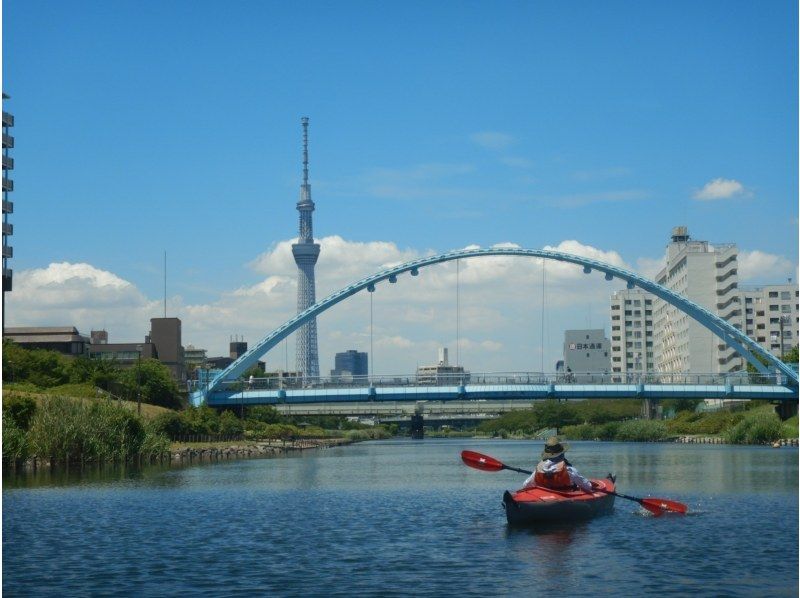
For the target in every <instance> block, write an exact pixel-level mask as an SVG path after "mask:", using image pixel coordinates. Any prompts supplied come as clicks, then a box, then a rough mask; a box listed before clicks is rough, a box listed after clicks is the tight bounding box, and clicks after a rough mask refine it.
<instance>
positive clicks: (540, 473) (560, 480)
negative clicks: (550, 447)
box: [533, 461, 572, 490]
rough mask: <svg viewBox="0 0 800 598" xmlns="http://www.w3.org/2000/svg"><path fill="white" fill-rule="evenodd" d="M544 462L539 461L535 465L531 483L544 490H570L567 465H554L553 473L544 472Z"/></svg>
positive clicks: (570, 483) (570, 482)
mask: <svg viewBox="0 0 800 598" xmlns="http://www.w3.org/2000/svg"><path fill="white" fill-rule="evenodd" d="M544 463H545V462H544V461H539V463H538V464H537V465H536V473H535V474H534V476H533V482H534V483H535V484H536V485H537V486H542V487H544V488H552V489H554V490H555V489H558V488H572V480H570V479H569V472H568V471H567V464H566V463H565V462H564V461H559V462H557V463H556V469H555V471H545V470H544Z"/></svg>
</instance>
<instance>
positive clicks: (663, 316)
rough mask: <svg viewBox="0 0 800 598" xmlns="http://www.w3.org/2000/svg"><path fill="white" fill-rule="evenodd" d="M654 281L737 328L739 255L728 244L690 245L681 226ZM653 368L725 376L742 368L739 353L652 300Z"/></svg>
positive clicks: (674, 309)
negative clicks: (721, 374)
mask: <svg viewBox="0 0 800 598" xmlns="http://www.w3.org/2000/svg"><path fill="white" fill-rule="evenodd" d="M655 280H656V282H657V283H658V284H660V285H662V286H664V287H666V288H668V289H670V290H672V291H674V292H676V293H678V294H680V295H683V296H684V297H686V298H687V299H689V300H690V301H693V302H694V303H697V304H698V305H700V306H702V307H704V308H706V309H707V310H708V311H710V312H711V313H713V314H715V315H717V316H718V317H720V318H722V319H723V320H725V321H726V322H728V323H729V324H730V325H731V326H734V327H736V328H738V329H740V330H741V329H742V309H741V305H740V304H739V295H738V290H737V286H738V280H739V279H738V250H737V248H736V245H735V244H733V243H726V244H721V245H720V244H714V245H712V244H711V243H709V242H708V241H694V240H692V239H691V238H690V237H689V231H688V229H687V228H686V227H685V226H677V227H675V228H673V229H672V237H671V240H670V243H669V245H667V255H666V265H665V266H664V268H663V269H662V270H661V271H660V272H659V273H658V274H657V275H656V278H655ZM653 333H654V338H653V340H654V343H653V349H654V351H653V353H654V361H655V369H656V371H658V372H664V373H672V372H675V373H714V374H716V373H726V372H735V371H739V370H741V369H743V368H744V365H743V360H742V359H741V358H740V357H739V356H738V353H737V352H736V351H735V350H734V349H733V348H731V347H729V346H728V345H727V344H725V343H724V342H722V341H721V340H720V339H719V338H718V337H717V336H716V335H714V334H713V333H712V332H711V331H709V330H708V329H707V328H706V327H705V326H703V325H702V324H700V323H699V322H697V321H696V320H695V319H694V318H691V317H690V316H689V315H688V314H686V313H684V312H683V311H681V310H680V309H678V308H677V307H675V306H673V305H671V304H669V303H667V302H666V301H664V300H663V299H660V298H658V297H656V298H655V299H654V300H653Z"/></svg>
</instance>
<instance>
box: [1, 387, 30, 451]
mask: <svg viewBox="0 0 800 598" xmlns="http://www.w3.org/2000/svg"><path fill="white" fill-rule="evenodd" d="M35 413H36V401H35V400H34V399H32V398H31V397H26V396H24V395H17V394H9V395H8V396H7V397H4V398H3V422H5V421H6V419H10V420H11V422H13V424H14V426H15V427H17V428H19V429H20V430H22V431H23V432H26V431H27V430H28V428H30V427H31V420H32V419H33V415H34V414H35ZM3 452H4V453H5V451H3Z"/></svg>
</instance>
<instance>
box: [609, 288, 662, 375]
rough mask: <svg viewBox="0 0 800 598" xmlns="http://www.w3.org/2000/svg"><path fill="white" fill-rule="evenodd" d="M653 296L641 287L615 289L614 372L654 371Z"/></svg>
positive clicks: (612, 341)
mask: <svg viewBox="0 0 800 598" xmlns="http://www.w3.org/2000/svg"><path fill="white" fill-rule="evenodd" d="M653 299H654V297H653V295H651V294H650V293H647V292H645V291H643V290H641V289H624V290H621V291H616V292H615V293H612V295H611V372H612V373H614V374H628V373H634V372H635V373H640V374H641V373H646V372H652V371H653V369H654V357H653Z"/></svg>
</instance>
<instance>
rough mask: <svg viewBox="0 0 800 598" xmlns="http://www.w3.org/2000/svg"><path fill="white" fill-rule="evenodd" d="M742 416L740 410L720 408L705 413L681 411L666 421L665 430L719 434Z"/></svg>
mask: <svg viewBox="0 0 800 598" xmlns="http://www.w3.org/2000/svg"><path fill="white" fill-rule="evenodd" d="M743 417H744V413H743V412H742V411H736V412H734V411H727V410H720V411H712V412H707V413H693V412H690V411H681V412H680V413H678V414H677V415H676V416H675V418H674V419H671V420H668V421H667V430H668V431H669V433H670V434H700V435H703V434H705V435H708V434H720V433H721V432H722V431H724V430H726V429H728V428H730V427H732V426H734V425H736V424H737V423H738V422H740V421H741V420H742V418H743Z"/></svg>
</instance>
